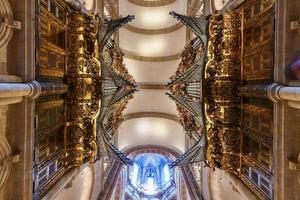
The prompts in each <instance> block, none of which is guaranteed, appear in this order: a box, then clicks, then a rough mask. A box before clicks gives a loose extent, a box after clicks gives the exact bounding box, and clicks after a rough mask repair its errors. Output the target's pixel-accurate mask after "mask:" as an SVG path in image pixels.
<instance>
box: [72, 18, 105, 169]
mask: <svg viewBox="0 0 300 200" xmlns="http://www.w3.org/2000/svg"><path fill="white" fill-rule="evenodd" d="M68 20H69V23H68V49H69V51H68V70H67V84H68V85H69V93H68V95H67V97H66V100H67V118H68V119H67V120H68V122H67V134H66V137H67V138H68V140H67V141H66V148H67V158H66V165H67V167H68V168H71V167H76V166H80V165H82V164H84V163H86V162H94V161H95V160H96V155H97V151H98V147H97V143H96V121H97V116H98V115H99V112H100V100H101V75H100V73H101V69H100V62H99V60H98V59H97V56H98V53H97V48H98V47H97V46H98V45H97V44H98V43H97V36H98V31H99V26H100V20H99V18H98V17H96V16H94V15H91V16H90V15H85V14H80V13H77V12H72V13H70V14H69V16H68Z"/></svg>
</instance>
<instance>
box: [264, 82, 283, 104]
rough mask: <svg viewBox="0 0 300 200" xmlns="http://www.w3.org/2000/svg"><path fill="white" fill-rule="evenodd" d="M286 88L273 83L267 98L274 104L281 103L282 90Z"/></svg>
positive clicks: (269, 87)
mask: <svg viewBox="0 0 300 200" xmlns="http://www.w3.org/2000/svg"><path fill="white" fill-rule="evenodd" d="M282 87H284V85H281V84H278V83H272V84H271V85H268V87H267V90H266V91H267V97H268V98H269V99H270V100H271V101H273V102H279V101H281V100H282V98H281V97H280V96H279V91H280V89H281V88H282Z"/></svg>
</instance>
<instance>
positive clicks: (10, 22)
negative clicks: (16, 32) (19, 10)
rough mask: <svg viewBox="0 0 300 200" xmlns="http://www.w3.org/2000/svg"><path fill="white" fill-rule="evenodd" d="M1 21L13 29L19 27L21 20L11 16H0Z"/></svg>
mask: <svg viewBox="0 0 300 200" xmlns="http://www.w3.org/2000/svg"><path fill="white" fill-rule="evenodd" d="M1 23H2V24H3V25H5V26H8V27H11V28H14V29H21V22H19V21H15V20H13V19H11V18H7V17H3V16H1Z"/></svg>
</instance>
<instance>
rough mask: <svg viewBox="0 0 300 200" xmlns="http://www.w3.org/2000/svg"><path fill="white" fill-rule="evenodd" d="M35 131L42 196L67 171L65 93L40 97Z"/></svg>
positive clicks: (37, 175) (36, 193) (36, 190)
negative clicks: (63, 94)
mask: <svg viewBox="0 0 300 200" xmlns="http://www.w3.org/2000/svg"><path fill="white" fill-rule="evenodd" d="M35 110H36V116H35V119H36V120H35V133H34V169H33V171H34V186H35V188H34V196H35V199H41V197H42V196H43V195H44V194H45V193H46V192H47V191H48V189H49V188H50V187H52V186H53V184H54V183H55V181H56V180H57V179H58V178H59V177H60V176H62V175H63V174H64V171H65V170H66V169H65V164H64V163H65V120H66V110H65V102H64V99H63V97H62V96H60V95H57V96H46V97H42V98H39V99H37V100H36V106H35Z"/></svg>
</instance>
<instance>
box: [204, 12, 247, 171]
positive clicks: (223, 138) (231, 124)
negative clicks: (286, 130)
mask: <svg viewBox="0 0 300 200" xmlns="http://www.w3.org/2000/svg"><path fill="white" fill-rule="evenodd" d="M240 26H241V22H240V16H239V13H238V12H236V11H228V12H225V13H224V14H216V15H212V17H211V20H210V24H209V36H210V39H209V48H208V58H209V60H208V61H207V64H206V69H205V80H204V81H203V83H204V88H206V90H205V93H204V100H205V104H206V117H207V123H206V128H207V133H208V150H207V160H208V162H209V164H210V166H211V167H220V168H222V169H224V170H227V171H231V172H233V173H236V174H237V173H238V169H239V166H240V157H239V152H240V139H241V137H240V130H239V123H240V117H239V116H240V100H239V98H237V97H238V87H239V85H240V71H241V70H240V68H241V61H240V52H241V49H240V46H241V45H240V44H241V36H240V34H241V31H240Z"/></svg>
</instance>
